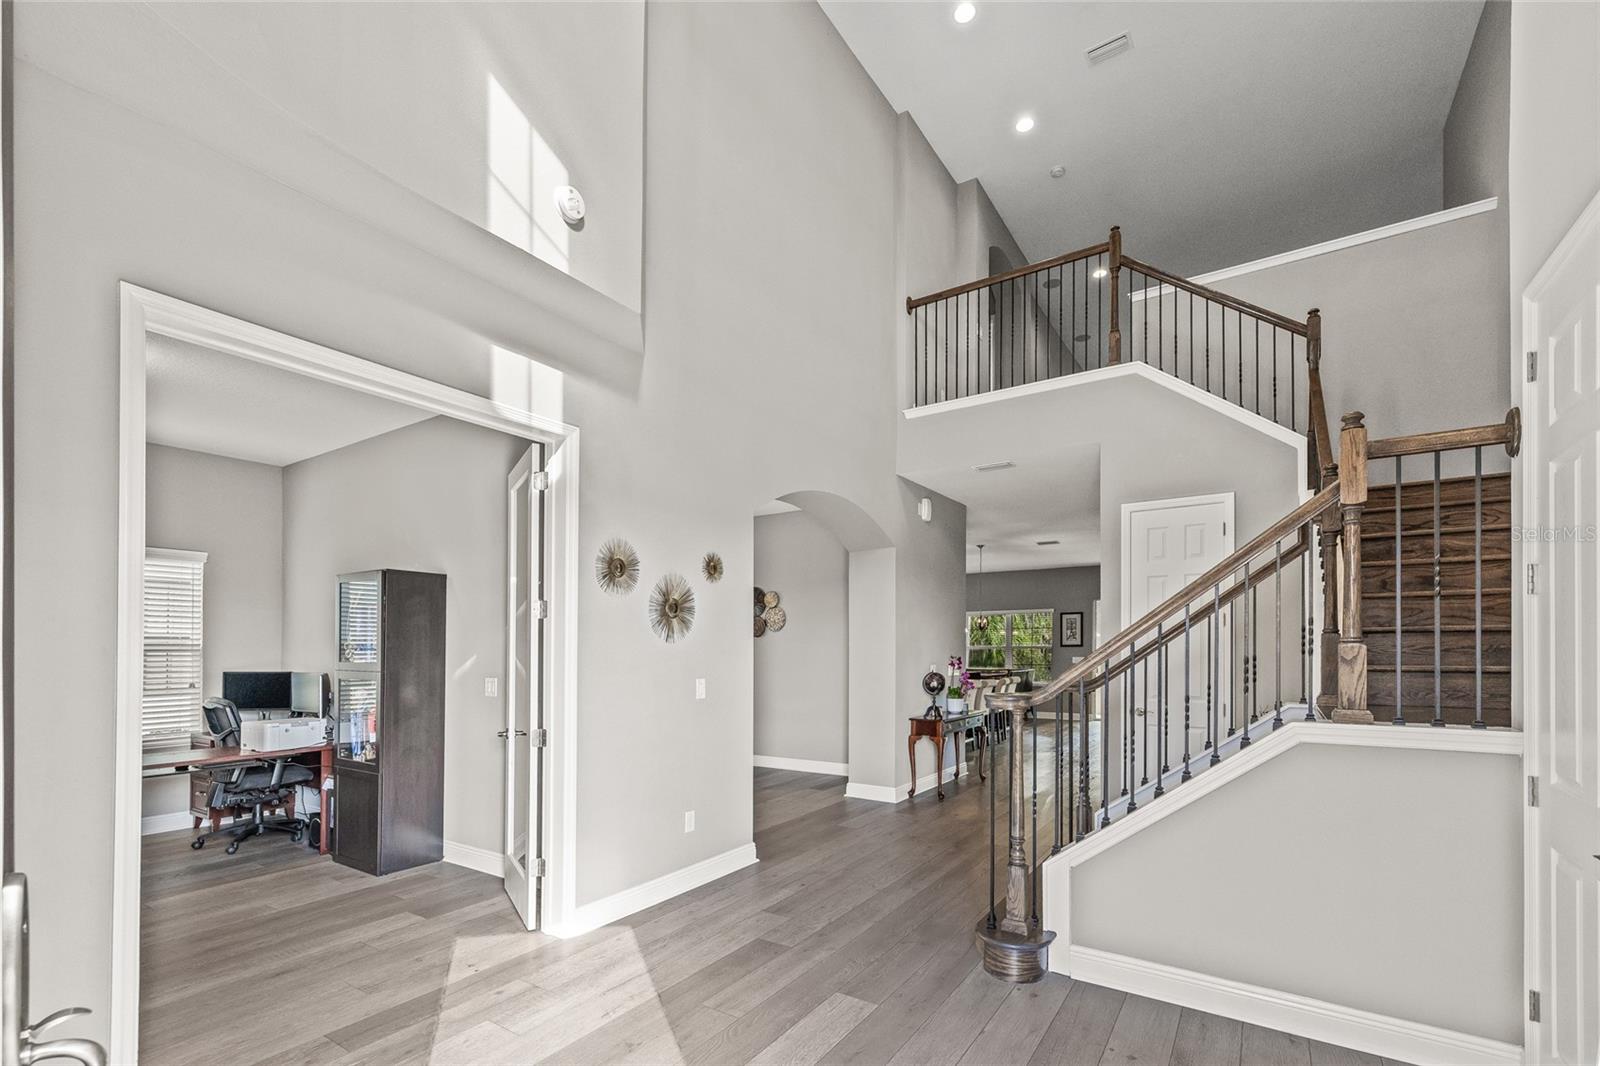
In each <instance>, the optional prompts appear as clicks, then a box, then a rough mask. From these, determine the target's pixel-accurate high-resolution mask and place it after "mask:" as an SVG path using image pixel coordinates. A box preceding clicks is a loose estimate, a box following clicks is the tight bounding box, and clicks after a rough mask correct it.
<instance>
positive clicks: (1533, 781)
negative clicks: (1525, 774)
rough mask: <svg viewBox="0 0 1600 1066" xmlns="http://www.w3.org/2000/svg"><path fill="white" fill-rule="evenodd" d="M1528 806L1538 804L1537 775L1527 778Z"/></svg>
mask: <svg viewBox="0 0 1600 1066" xmlns="http://www.w3.org/2000/svg"><path fill="white" fill-rule="evenodd" d="M1528 806H1530V807H1537V806H1539V779H1538V778H1537V777H1532V776H1530V777H1529V778H1528Z"/></svg>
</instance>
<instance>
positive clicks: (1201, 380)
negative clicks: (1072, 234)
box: [906, 226, 1322, 431]
mask: <svg viewBox="0 0 1600 1066" xmlns="http://www.w3.org/2000/svg"><path fill="white" fill-rule="evenodd" d="M906 311H907V313H908V314H910V316H911V319H912V323H911V385H912V389H911V392H912V405H913V406H914V407H923V406H926V405H928V404H934V403H941V402H944V401H947V400H955V399H961V398H964V397H970V396H980V395H984V394H987V393H992V392H998V391H1000V390H1002V389H1009V388H1015V387H1017V386H1020V385H1029V384H1033V383H1035V382H1041V381H1050V380H1054V379H1057V378H1064V377H1068V376H1070V375H1072V374H1077V373H1082V372H1083V371H1086V370H1095V369H1099V368H1101V367H1106V366H1114V365H1117V364H1119V363H1127V362H1139V363H1144V364H1146V365H1147V366H1151V367H1154V368H1156V369H1158V370H1161V371H1162V372H1164V373H1168V374H1171V375H1173V376H1174V377H1177V378H1180V379H1181V380H1183V381H1186V382H1188V383H1189V384H1191V385H1194V386H1195V387H1197V388H1200V389H1204V390H1205V391H1207V392H1209V393H1211V394H1212V395H1215V396H1219V397H1222V398H1224V399H1226V400H1229V401H1231V402H1233V403H1236V404H1238V405H1239V406H1240V407H1243V408H1245V409H1246V410H1249V411H1253V412H1254V413H1256V414H1258V415H1261V416H1262V417H1264V418H1269V419H1271V420H1272V421H1274V422H1276V423H1278V424H1279V425H1282V426H1286V427H1288V428H1289V429H1293V430H1298V431H1306V430H1308V429H1309V428H1310V422H1311V420H1312V419H1313V417H1314V414H1315V405H1314V401H1313V396H1312V391H1313V384H1314V383H1313V381H1312V378H1313V377H1314V376H1315V375H1314V370H1315V367H1316V365H1317V362H1318V360H1319V359H1320V357H1321V333H1322V323H1321V319H1320V316H1319V314H1318V312H1317V311H1315V310H1312V311H1311V312H1309V313H1308V314H1307V316H1306V318H1305V320H1304V321H1301V320H1298V319H1294V318H1289V317H1287V316H1285V315H1282V314H1279V313H1277V312H1275V311H1269V310H1267V309H1266V308H1264V307H1257V306H1256V305H1255V304H1252V303H1249V302H1247V301H1245V300H1241V299H1238V298H1237V297H1234V296H1230V295H1228V294H1227V293H1223V292H1219V291H1217V290H1216V289H1211V288H1207V287H1206V286H1204V285H1197V284H1195V283H1194V282H1191V281H1187V280H1185V279H1183V278H1180V277H1178V276H1177V275H1175V274H1172V273H1169V272H1168V271H1165V270H1162V269H1161V268H1159V267H1156V266H1152V265H1150V264H1149V263H1145V262H1143V261H1141V260H1139V259H1135V258H1133V257H1132V256H1130V255H1126V254H1124V252H1123V250H1122V232H1121V230H1120V228H1118V227H1115V226H1114V227H1112V229H1111V233H1110V236H1109V238H1108V239H1107V240H1105V241H1102V242H1101V243H1099V244H1095V245H1091V246H1089V247H1088V248H1082V249H1079V250H1078V251H1075V252H1068V253H1067V254H1065V255H1060V256H1057V257H1055V258H1054V259H1047V260H1045V261H1044V262H1041V263H1034V264H1032V265H1030V266H1025V267H1020V268H1018V269H1016V270H1012V271H1008V272H1006V273H1004V274H996V275H994V276H993V277H988V278H983V279H981V280H979V281H974V282H971V283H969V284H966V285H958V286H956V287H955V288H951V289H945V290H944V291H942V292H936V293H932V294H930V295H927V296H922V297H917V298H915V299H909V300H907V301H906Z"/></svg>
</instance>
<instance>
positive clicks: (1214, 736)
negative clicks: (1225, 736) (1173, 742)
mask: <svg viewBox="0 0 1600 1066" xmlns="http://www.w3.org/2000/svg"><path fill="white" fill-rule="evenodd" d="M1209 625H1210V627H1211V633H1210V637H1209V641H1208V642H1209V643H1210V645H1211V669H1209V670H1207V671H1206V747H1208V748H1210V749H1211V765H1212V766H1215V765H1217V763H1219V762H1221V761H1222V755H1221V754H1220V753H1219V752H1218V750H1217V749H1218V748H1220V747H1221V746H1222V725H1221V723H1220V722H1219V721H1218V719H1217V706H1218V704H1219V703H1220V702H1221V699H1222V693H1221V691H1220V686H1221V684H1222V586H1221V585H1212V586H1211V621H1210V623H1209Z"/></svg>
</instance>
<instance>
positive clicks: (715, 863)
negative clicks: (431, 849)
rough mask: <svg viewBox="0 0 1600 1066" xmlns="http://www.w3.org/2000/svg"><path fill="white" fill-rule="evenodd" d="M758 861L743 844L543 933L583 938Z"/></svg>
mask: <svg viewBox="0 0 1600 1066" xmlns="http://www.w3.org/2000/svg"><path fill="white" fill-rule="evenodd" d="M496 858H498V856H496ZM755 861H756V846H755V844H754V843H750V844H740V845H739V846H738V847H736V848H734V849H732V850H731V851H725V852H723V853H722V854H721V855H713V856H712V857H711V858H709V859H702V860H701V861H700V862H697V863H695V864H694V865H692V866H685V867H684V868H683V869H681V870H674V871H673V872H672V873H670V874H663V875H662V876H660V877H658V878H656V879H655V880H653V881H646V882H645V883H644V884H642V885H635V886H634V887H632V888H628V889H624V890H622V891H621V892H618V893H616V894H615V895H611V896H606V897H605V898H604V899H597V900H595V901H594V902H593V903H585V904H583V905H582V906H580V907H578V908H577V910H576V911H575V912H574V913H573V914H572V916H571V917H570V918H568V919H567V920H566V921H563V922H558V923H554V924H551V925H547V926H545V928H544V932H546V933H549V934H550V935H551V936H558V937H563V938H564V937H574V936H580V935H582V934H583V933H587V932H589V931H590V930H592V929H599V928H600V927H601V926H603V925H609V924H611V923H612V922H614V921H616V920H618V919H619V918H626V917H627V916H628V915H630V914H637V913H638V912H639V911H642V910H644V909H645V908H647V907H654V906H655V905H656V904H657V903H662V902H664V901H666V900H669V899H671V898H672V897H673V896H681V895H682V894H683V893H685V892H687V891H689V890H690V889H692V888H699V887H700V886H701V885H703V884H706V883H708V882H711V881H715V880H716V879H717V878H719V877H726V876H728V875H729V874H731V873H733V872H734V871H735V870H742V869H744V868H745V867H746V866H749V865H750V864H751V863H753V862H755Z"/></svg>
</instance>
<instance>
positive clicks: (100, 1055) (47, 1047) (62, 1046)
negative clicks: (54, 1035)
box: [20, 1038, 106, 1066]
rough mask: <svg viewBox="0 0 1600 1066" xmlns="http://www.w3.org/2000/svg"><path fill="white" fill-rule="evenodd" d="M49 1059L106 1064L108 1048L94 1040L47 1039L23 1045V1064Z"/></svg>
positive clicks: (94, 1065) (87, 1065)
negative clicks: (39, 1042) (38, 1042)
mask: <svg viewBox="0 0 1600 1066" xmlns="http://www.w3.org/2000/svg"><path fill="white" fill-rule="evenodd" d="M47 1059H75V1060H77V1061H78V1062H81V1063H83V1066H106V1049H105V1048H103V1047H101V1046H100V1045H99V1044H96V1043H95V1042H94V1041H93V1040H79V1039H76V1038H70V1039H67V1040H46V1041H45V1042H44V1043H42V1044H33V1043H24V1044H23V1045H22V1056H21V1060H20V1061H21V1066H31V1064H32V1063H35V1062H44V1061H45V1060H47Z"/></svg>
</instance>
